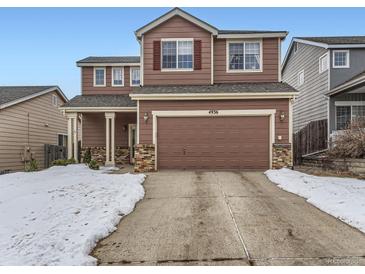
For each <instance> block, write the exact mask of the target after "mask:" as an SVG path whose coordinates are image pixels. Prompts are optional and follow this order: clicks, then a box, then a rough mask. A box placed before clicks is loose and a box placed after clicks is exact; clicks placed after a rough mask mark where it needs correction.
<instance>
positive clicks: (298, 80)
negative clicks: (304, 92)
mask: <svg viewBox="0 0 365 274" xmlns="http://www.w3.org/2000/svg"><path fill="white" fill-rule="evenodd" d="M301 73H303V83H300V74H301ZM304 83H305V73H304V69H302V70H300V71H298V74H297V86H298V87H300V86H303V85H304Z"/></svg>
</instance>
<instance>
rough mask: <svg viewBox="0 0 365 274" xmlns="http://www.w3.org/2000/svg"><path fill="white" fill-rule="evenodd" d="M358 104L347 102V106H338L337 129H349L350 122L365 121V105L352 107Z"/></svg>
mask: <svg viewBox="0 0 365 274" xmlns="http://www.w3.org/2000/svg"><path fill="white" fill-rule="evenodd" d="M354 103H356V102H346V105H343V106H336V129H337V130H342V129H346V128H348V126H349V124H350V121H353V120H355V121H359V120H360V121H362V122H363V121H364V119H365V105H350V104H354Z"/></svg>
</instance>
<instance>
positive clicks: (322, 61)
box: [319, 53, 328, 73]
mask: <svg viewBox="0 0 365 274" xmlns="http://www.w3.org/2000/svg"><path fill="white" fill-rule="evenodd" d="M327 69H328V55H327V53H326V54H324V55H322V56H321V57H319V73H322V72H324V71H326V70H327Z"/></svg>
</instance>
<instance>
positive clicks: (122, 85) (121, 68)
mask: <svg viewBox="0 0 365 274" xmlns="http://www.w3.org/2000/svg"><path fill="white" fill-rule="evenodd" d="M115 69H120V70H121V72H122V84H120V85H116V84H114V70H115ZM111 78H112V83H111V84H112V87H124V67H112V77H111Z"/></svg>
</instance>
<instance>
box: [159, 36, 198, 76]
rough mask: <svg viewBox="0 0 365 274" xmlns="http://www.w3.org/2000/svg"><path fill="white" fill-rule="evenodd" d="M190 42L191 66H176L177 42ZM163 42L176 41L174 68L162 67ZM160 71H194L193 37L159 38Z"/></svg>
mask: <svg viewBox="0 0 365 274" xmlns="http://www.w3.org/2000/svg"><path fill="white" fill-rule="evenodd" d="M179 41H180V42H185V41H186V42H191V49H192V52H191V56H192V67H191V68H178V66H179V43H178V42H179ZM163 42H176V68H163V67H162V66H163V47H162V43H163ZM160 55H161V60H160V63H161V68H160V69H161V71H162V72H174V71H177V72H184V71H185V72H186V71H194V38H161V52H160Z"/></svg>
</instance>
